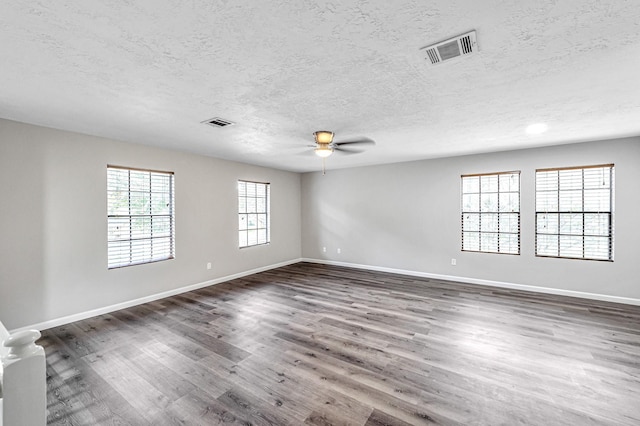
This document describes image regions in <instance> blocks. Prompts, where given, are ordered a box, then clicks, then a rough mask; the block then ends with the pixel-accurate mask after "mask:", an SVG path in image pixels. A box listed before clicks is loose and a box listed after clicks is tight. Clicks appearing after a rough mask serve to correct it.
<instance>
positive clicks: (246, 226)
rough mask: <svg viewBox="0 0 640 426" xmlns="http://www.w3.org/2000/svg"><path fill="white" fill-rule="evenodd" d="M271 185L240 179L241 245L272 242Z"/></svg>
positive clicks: (239, 227) (247, 245) (239, 216)
mask: <svg viewBox="0 0 640 426" xmlns="http://www.w3.org/2000/svg"><path fill="white" fill-rule="evenodd" d="M270 191H271V190H270V185H269V184H268V183H260V182H248V181H243V180H240V181H238V240H239V246H240V248H242V247H250V246H257V245H261V244H269V242H270V235H269V234H270V200H269V198H270Z"/></svg>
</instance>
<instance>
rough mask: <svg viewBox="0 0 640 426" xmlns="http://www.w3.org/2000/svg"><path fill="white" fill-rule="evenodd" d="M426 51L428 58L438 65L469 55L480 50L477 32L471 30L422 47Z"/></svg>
mask: <svg viewBox="0 0 640 426" xmlns="http://www.w3.org/2000/svg"><path fill="white" fill-rule="evenodd" d="M420 50H421V51H424V53H425V57H426V59H427V60H428V61H429V62H430V63H431V64H432V65H436V64H439V63H441V62H445V61H448V60H451V59H455V58H458V57H461V56H469V55H471V54H473V53H476V52H477V51H478V43H477V42H476V32H475V31H470V32H468V33H466V34H462V35H459V36H457V37H454V38H450V39H449V40H445V41H441V42H440V43H436V44H432V45H431V46H427V47H423V48H422V49H420Z"/></svg>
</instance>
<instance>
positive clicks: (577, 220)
mask: <svg viewBox="0 0 640 426" xmlns="http://www.w3.org/2000/svg"><path fill="white" fill-rule="evenodd" d="M613 182H614V168H613V164H607V165H602V166H589V167H581V168H565V169H544V170H537V171H536V255H537V256H552V257H567V258H575V259H591V260H613Z"/></svg>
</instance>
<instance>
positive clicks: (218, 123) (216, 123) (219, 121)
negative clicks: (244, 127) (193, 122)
mask: <svg viewBox="0 0 640 426" xmlns="http://www.w3.org/2000/svg"><path fill="white" fill-rule="evenodd" d="M203 123H204V124H208V125H209V126H213V127H227V126H233V125H234V124H235V123H234V122H233V121H229V120H225V119H224V118H220V117H215V118H211V119H209V120H204V121H203Z"/></svg>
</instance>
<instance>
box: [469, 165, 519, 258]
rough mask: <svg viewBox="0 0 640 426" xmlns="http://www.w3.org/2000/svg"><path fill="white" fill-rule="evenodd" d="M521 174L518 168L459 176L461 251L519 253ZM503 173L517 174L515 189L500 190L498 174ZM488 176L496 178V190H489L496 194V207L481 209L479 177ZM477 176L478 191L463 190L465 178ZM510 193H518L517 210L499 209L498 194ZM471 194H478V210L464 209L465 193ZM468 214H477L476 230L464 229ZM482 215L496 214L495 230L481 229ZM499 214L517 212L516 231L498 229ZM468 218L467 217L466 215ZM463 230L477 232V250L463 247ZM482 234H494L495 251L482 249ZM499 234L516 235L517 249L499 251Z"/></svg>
mask: <svg viewBox="0 0 640 426" xmlns="http://www.w3.org/2000/svg"><path fill="white" fill-rule="evenodd" d="M521 174H522V172H521V171H520V170H511V171H503V172H491V173H474V174H464V175H461V176H460V237H461V241H460V246H461V251H463V252H471V253H488V254H505V255H512V256H519V255H520V253H521V239H522V236H521V214H522V213H521V204H522V195H521V187H522V179H521ZM503 175H517V176H518V186H517V191H500V176H503ZM490 176H495V177H496V178H497V190H496V191H495V192H490V193H491V194H496V196H497V200H498V201H497V207H496V211H491V212H489V211H482V207H481V204H482V181H481V179H482V178H483V177H490ZM475 177H477V178H479V181H478V192H477V193H476V192H465V178H475ZM512 193H517V194H518V209H517V211H511V212H507V211H500V198H501V197H500V194H512ZM472 194H477V195H478V211H465V202H464V199H465V195H472ZM485 194H487V192H485ZM470 214H474V215H475V214H477V215H478V231H469V230H468V229H467V230H465V215H470ZM483 214H484V215H495V216H496V221H497V222H496V229H497V231H495V232H490V231H482V216H483ZM501 214H510V215H513V214H517V232H506V231H500V217H501ZM467 219H468V217H467ZM465 232H466V233H471V232H473V233H477V234H478V250H473V249H469V248H466V249H465ZM483 234H496V247H497V251H493V250H492V251H488V250H484V249H482V239H483V238H482V237H483ZM501 234H505V235H517V240H518V242H517V251H516V252H509V251H500V236H501Z"/></svg>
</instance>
